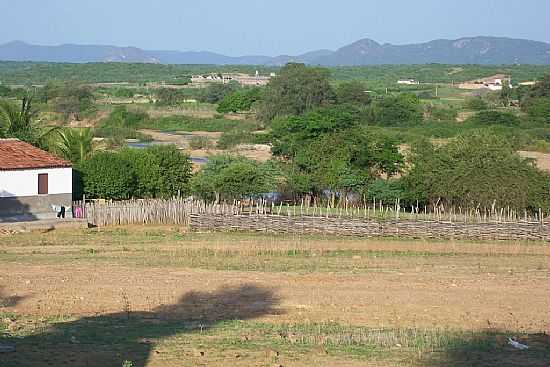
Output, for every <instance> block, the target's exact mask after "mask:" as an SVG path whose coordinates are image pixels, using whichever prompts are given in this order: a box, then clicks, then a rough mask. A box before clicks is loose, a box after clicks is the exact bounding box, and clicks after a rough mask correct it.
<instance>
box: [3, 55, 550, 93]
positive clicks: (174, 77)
mask: <svg viewBox="0 0 550 367" xmlns="http://www.w3.org/2000/svg"><path fill="white" fill-rule="evenodd" d="M279 69H280V68H279V67H266V66H261V65H226V66H218V65H158V64H128V63H86V64H69V63H41V62H13V61H0V81H1V82H2V83H4V84H17V85H29V84H46V83H47V82H49V81H55V80H63V81H74V82H81V83H115V82H131V83H146V82H160V81H165V82H170V83H176V84H177V83H179V82H181V81H182V80H187V79H188V78H189V76H191V75H196V74H199V75H201V74H212V73H246V74H254V73H255V72H256V70H258V71H260V73H262V74H269V73H271V72H275V73H278V72H279ZM330 70H331V78H332V80H335V81H349V80H362V81H366V82H369V85H370V86H371V88H377V87H381V86H388V85H391V84H395V82H396V81H397V79H410V78H413V79H416V80H419V81H421V82H427V83H451V82H457V83H458V82H463V81H467V80H474V79H478V78H482V77H487V76H488V75H494V74H505V75H511V77H512V79H513V81H514V83H517V82H522V81H527V80H535V79H538V78H540V77H541V76H542V75H544V74H545V73H548V72H550V66H544V65H540V66H539V65H507V66H485V65H443V64H429V65H374V66H356V67H335V68H331V69H330Z"/></svg>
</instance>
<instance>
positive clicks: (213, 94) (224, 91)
mask: <svg viewBox="0 0 550 367" xmlns="http://www.w3.org/2000/svg"><path fill="white" fill-rule="evenodd" d="M239 88H240V85H239V83H237V82H234V81H232V82H229V83H223V84H222V83H212V84H210V85H209V86H208V87H206V88H204V89H203V90H202V92H201V94H200V96H199V100H200V101H201V102H205V103H212V104H215V103H220V102H221V101H222V100H223V99H224V98H225V97H226V96H227V95H229V94H231V93H233V92H235V91H237V90H239Z"/></svg>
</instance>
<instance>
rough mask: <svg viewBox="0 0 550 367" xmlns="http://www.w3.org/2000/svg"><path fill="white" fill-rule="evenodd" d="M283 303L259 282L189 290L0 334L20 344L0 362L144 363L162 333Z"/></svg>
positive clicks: (265, 311)
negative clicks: (149, 306) (163, 301)
mask: <svg viewBox="0 0 550 367" xmlns="http://www.w3.org/2000/svg"><path fill="white" fill-rule="evenodd" d="M14 301H16V300H14ZM278 304H279V298H278V297H277V296H276V295H275V294H274V293H273V291H272V290H269V289H265V288H261V287H258V286H255V285H244V286H240V287H229V288H224V289H220V290H219V291H216V292H213V293H207V292H189V293H187V294H185V295H183V296H182V297H181V298H180V300H179V302H178V303H176V304H173V305H167V306H160V307H157V308H155V309H153V310H152V311H151V312H132V311H130V310H129V309H127V310H125V311H123V312H120V313H114V314H107V315H102V316H97V317H86V318H82V319H79V320H77V321H73V322H65V323H56V324H52V326H51V327H49V328H46V329H45V330H41V331H37V332H35V333H34V335H29V336H24V337H19V338H18V337H14V336H8V337H2V336H1V335H0V344H4V345H6V344H11V345H15V347H16V351H15V352H12V353H0V366H2V367H11V366H63V365H68V366H101V367H110V366H117V367H120V366H122V365H123V363H124V361H131V362H132V366H134V367H142V366H145V365H146V364H147V361H148V360H149V359H150V358H151V355H152V354H154V352H153V351H154V350H155V343H156V342H157V341H159V340H162V339H163V338H167V337H170V336H173V335H177V334H182V333H190V332H194V331H196V330H199V329H200V330H205V329H208V328H210V327H212V326H215V325H216V324H217V323H219V322H222V321H230V320H246V319H252V318H256V317H260V316H264V315H269V314H277V313H278V312H277V311H276V310H275V308H274V306H276V305H278ZM128 308H129V305H128ZM182 363H184V362H182ZM184 364H185V363H184Z"/></svg>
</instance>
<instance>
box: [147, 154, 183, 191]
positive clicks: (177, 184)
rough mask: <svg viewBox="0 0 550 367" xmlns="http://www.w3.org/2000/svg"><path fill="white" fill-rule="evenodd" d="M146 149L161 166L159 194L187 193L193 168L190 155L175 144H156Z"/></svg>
mask: <svg viewBox="0 0 550 367" xmlns="http://www.w3.org/2000/svg"><path fill="white" fill-rule="evenodd" d="M146 151H147V152H149V153H151V154H152V155H153V156H154V157H155V158H156V159H157V162H158V165H159V168H160V171H159V173H160V187H159V190H158V196H159V197H163V198H169V197H174V196H183V195H187V194H188V193H189V191H190V187H189V182H190V180H191V172H192V169H193V166H192V164H191V160H190V158H189V156H188V155H187V154H183V153H182V152H180V151H179V150H178V148H177V147H176V146H175V145H154V146H151V147H149V148H147V150H146Z"/></svg>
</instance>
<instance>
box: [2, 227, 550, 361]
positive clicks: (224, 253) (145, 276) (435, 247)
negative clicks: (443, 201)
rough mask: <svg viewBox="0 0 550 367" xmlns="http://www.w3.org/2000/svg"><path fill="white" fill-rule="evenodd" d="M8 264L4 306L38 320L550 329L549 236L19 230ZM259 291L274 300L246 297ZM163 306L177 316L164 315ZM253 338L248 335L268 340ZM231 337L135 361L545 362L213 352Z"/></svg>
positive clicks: (98, 356)
mask: <svg viewBox="0 0 550 367" xmlns="http://www.w3.org/2000/svg"><path fill="white" fill-rule="evenodd" d="M300 254H302V256H301V255H300ZM0 266H1V269H2V272H1V273H0V301H2V300H4V306H5V307H4V308H0V313H1V312H4V313H6V312H7V313H14V314H15V315H19V316H16V317H23V315H27V316H26V317H31V318H32V319H33V320H48V319H50V318H57V319H59V318H67V319H75V318H76V319H79V321H76V323H80V324H82V323H84V324H85V325H88V324H89V323H93V322H95V321H93V320H96V318H97V317H105V318H107V319H108V320H111V318H113V317H115V318H120V317H121V315H125V314H126V313H128V315H132V317H133V318H134V317H137V316H139V317H140V318H141V319H143V320H144V321H142V322H155V323H156V322H161V321H155V320H162V319H163V317H172V318H173V317H176V318H177V317H178V315H181V313H182V312H183V314H184V315H186V317H187V318H189V315H193V317H192V318H194V317H198V316H201V315H207V317H209V318H212V320H213V321H216V320H223V319H232V318H233V317H237V318H239V319H251V320H253V321H254V322H265V323H268V324H274V325H286V324H289V325H293V324H301V323H306V324H307V323H332V322H334V323H338V324H343V325H354V326H368V327H372V328H375V329H378V328H396V329H404V328H405V329H406V328H412V329H417V328H419V329H438V330H446V329H450V330H463V331H470V330H476V331H481V332H483V331H487V330H506V331H509V333H510V335H513V333H523V332H532V333H535V332H541V331H545V332H549V331H550V317H549V314H550V306H549V295H550V247H548V246H547V244H541V243H519V242H481V243H474V242H458V241H447V242H438V241H401V240H365V239H341V238H337V237H301V236H271V235H247V234H186V233H184V232H181V231H179V230H178V229H175V228H169V227H156V228H153V227H141V226H135V227H125V228H119V229H107V230H105V229H102V230H78V231H74V230H73V231H63V230H60V231H54V232H50V233H42V234H35V233H18V234H13V233H9V234H6V236H4V237H0ZM225 267H227V268H225ZM232 290H238V296H235V295H234V294H233V291H232ZM250 292H252V294H253V295H254V294H255V292H256V293H258V294H259V295H260V296H259V298H261V299H262V300H259V299H258V300H256V301H254V298H252V299H250V300H246V297H245V298H244V300H243V294H244V295H246V294H250ZM2 295H3V296H2ZM220 295H221V296H220ZM264 297H268V298H269V300H270V301H269V302H270V303H265V302H266V301H265V300H264ZM209 299H211V301H209ZM265 299H267V298H265ZM182 302H183V303H182ZM181 304H183V305H184V306H178V305H181ZM217 304H221V306H220V307H221V308H220V307H218V306H217ZM0 306H1V305H0ZM178 307H180V308H178ZM181 307H184V308H183V311H182V309H181ZM159 310H161V311H162V313H163V314H166V316H162V317H161V318H160V319H157V316H155V317H154V318H152V319H151V317H150V316H149V315H158V314H159ZM169 315H172V316H169ZM228 315H229V316H228ZM230 315H234V316H230ZM149 319H151V320H150V321H147V320H149ZM17 322H18V323H21V321H17ZM109 322H111V321H109ZM70 325H72V324H70ZM116 325H117V326H114V327H118V328H124V327H125V326H124V324H116ZM152 325H153V324H152ZM0 326H1V325H0ZM8 327H9V325H8ZM16 327H17V326H16ZM37 330H40V332H42V333H53V334H52V335H61V334H59V333H60V332H61V333H69V334H68V335H71V334H70V333H71V332H70V331H56V330H55V329H53V330H51V328H37ZM101 330H102V331H101V332H102V333H103V332H106V331H107V330H109V329H105V328H103V329H101ZM122 330H124V329H122ZM0 331H1V328H0ZM243 333H244V332H243ZM0 334H1V333H0ZM125 335H126V334H125ZM246 335H248V334H246ZM246 335H243V336H241V338H243V337H244V338H249V337H250V338H255V337H254V336H253V335H251V336H246ZM31 337H32V336H29V337H28V338H31ZM79 337H80V336H79ZM197 338H199V339H197ZM220 338H221V340H223V335H222V336H218V335H215V334H207V335H205V336H204V337H202V336H200V335H198V336H197V335H195V334H192V335H186V334H184V335H182V336H172V337H170V338H167V339H166V341H154V342H152V343H153V344H151V346H150V347H149V345H148V343H149V342H147V341H145V342H143V343H141V344H140V345H141V347H139V348H142V347H144V345H146V346H147V348H145V349H144V350H141V349H140V350H139V351H134V352H132V351H128V350H125V351H124V353H130V355H132V356H134V362H136V361H137V362H138V363H137V364H136V366H142V365H147V366H180V365H189V366H195V365H214V366H224V365H226V364H227V363H228V361H231V362H230V363H231V364H233V365H235V366H250V365H254V366H275V365H277V366H282V365H284V366H306V365H315V366H386V365H393V366H398V365H411V364H412V365H427V366H436V365H437V366H440V365H441V366H443V365H460V366H467V365H479V366H490V365H508V366H513V365H525V366H544V364H543V363H542V362H541V360H540V359H537V360H536V363H535V362H534V363H531V362H530V364H527V363H526V364H522V363H521V361H522V358H523V357H521V356H520V355H519V354H517V353H515V354H514V351H513V350H510V351H509V353H512V354H511V356H505V357H502V358H505V359H502V360H503V361H504V360H505V361H507V362H506V364H504V363H501V364H499V363H497V364H494V363H490V362H487V359H486V358H488V356H487V355H483V356H482V357H480V358H483V361H484V362H483V363H473V364H472V363H471V361H470V360H468V359H466V360H463V359H462V357H460V358H458V359H459V360H460V361H459V362H457V363H447V362H445V361H446V360H445V359H443V361H442V362H440V361H439V360H436V362H433V361H432V360H431V359H430V360H425V359H423V358H424V356H422V358H420V355H419V356H418V358H419V359H418V360H415V358H413V359H411V358H410V355H409V356H405V357H403V356H401V355H400V354H399V351H397V352H395V351H394V352H395V353H393V352H392V353H393V354H391V355H389V356H386V357H381V356H378V355H377V354H373V355H370V356H369V357H368V358H367V359H365V358H364V357H363V358H359V359H357V357H351V356H346V355H342V354H340V355H338V354H333V352H329V351H325V350H324V349H322V348H321V349H319V350H318V351H317V349H315V350H310V351H307V352H306V351H298V352H296V351H294V352H292V353H291V352H286V351H284V350H283V351H282V352H279V351H281V350H282V349H277V350H278V351H273V350H272V348H282V347H281V346H280V345H279V346H278V347H277V345H278V344H275V346H264V347H258V346H256V347H254V348H247V347H244V346H241V345H240V344H239V345H235V344H229V345H227V346H224V347H221V349H220V348H219V347H218V349H212V347H211V346H210V344H209V343H210V342H213V341H215V340H218V339H220ZM31 340H32V339H31ZM0 341H1V340H0ZM41 342H42V341H41ZM530 343H531V345H533V343H534V342H530ZM32 345H33V342H31V341H29V343H26V344H25V343H23V346H22V347H21V349H19V350H18V352H17V353H19V354H18V355H19V356H20V357H21V358H23V359H22V360H24V361H26V363H27V364H25V363H22V362H21V363H22V364H21V365H23V366H26V365H39V366H42V365H44V366H46V365H61V364H67V363H69V365H76V366H87V365H93V366H95V365H109V361H111V360H112V359H110V358H111V357H113V356H112V350H111V349H109V348H107V347H105V348H107V349H106V351H103V352H102V349H100V350H97V351H93V352H90V351H89V350H87V351H86V353H84V352H83V351H82V350H83V349H82V348H85V346H84V345H80V344H79V342H78V341H75V342H74V343H73V344H67V345H65V344H64V345H59V346H56V345H50V347H49V348H48V352H47V353H46V352H44V351H43V350H39V349H36V348H33V347H32ZM223 345H225V344H223ZM259 345H262V344H261V343H260V344H259ZM139 348H138V349H139ZM151 348H153V349H151ZM243 348H244V349H243ZM203 351H206V352H203ZM90 353H91V354H90ZM205 353H206V354H205ZM84 355H85V357H83V356H84ZM68 356H69V357H68ZM137 356H141V357H139V358H138V357H137ZM455 357H456V356H455ZM2 358H3V357H2V355H0V364H2V363H1V361H2ZM10 358H12V359H10V360H9V361H11V362H13V363H15V364H7V366H12V365H14V366H15V365H19V364H17V361H18V359H17V355H12V357H10ZM67 358H69V359H67ZM90 358H91V359H92V360H93V361H95V363H91V364H90ZM140 358H141V360H143V361H144V362H143V363H144V364H140V363H141V362H139V361H140ZM453 358H454V357H453ZM29 361H32V363H31V364H29ZM99 361H104V362H103V363H102V364H98V363H99ZM184 361H185V362H184Z"/></svg>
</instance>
